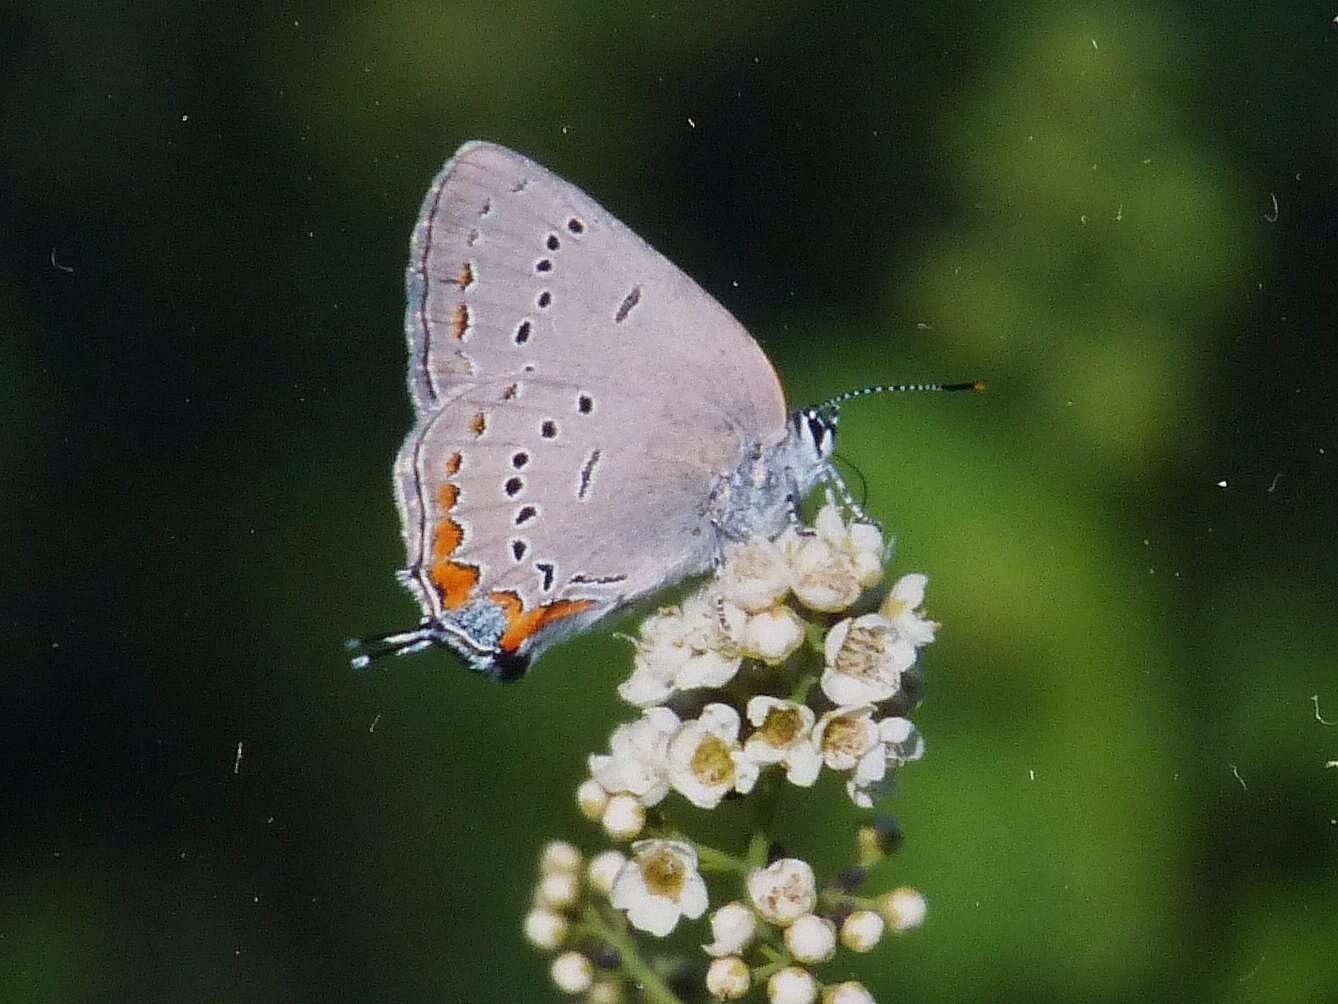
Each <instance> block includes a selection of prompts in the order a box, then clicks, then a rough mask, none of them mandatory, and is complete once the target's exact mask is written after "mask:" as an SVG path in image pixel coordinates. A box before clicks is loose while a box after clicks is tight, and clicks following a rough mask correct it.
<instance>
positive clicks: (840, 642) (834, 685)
mask: <svg viewBox="0 0 1338 1004" xmlns="http://www.w3.org/2000/svg"><path fill="white" fill-rule="evenodd" d="M822 647H823V655H824V657H825V661H826V664H827V668H826V669H824V670H823V673H822V692H823V693H824V694H826V695H827V698H828V700H830V701H831V702H832V703H833V704H877V703H878V702H879V701H885V700H887V699H888V698H890V697H894V696H896V694H897V692H898V691H900V690H901V674H902V673H904V672H905V671H906V670H908V669H910V668H911V666H913V665H914V664H915V646H914V645H912V644H911V643H910V642H909V641H907V640H906V639H905V638H902V637H901V636H900V635H899V634H897V632H896V631H895V630H894V629H893V627H892V624H891V622H889V621H888V620H886V619H885V618H883V617H882V616H880V615H879V614H865V615H864V616H863V617H856V618H854V619H850V618H847V619H845V620H843V621H841V622H840V623H838V624H836V625H835V626H833V628H832V629H831V630H830V631H828V632H827V638H826V640H825V641H824V642H823V646H822Z"/></svg>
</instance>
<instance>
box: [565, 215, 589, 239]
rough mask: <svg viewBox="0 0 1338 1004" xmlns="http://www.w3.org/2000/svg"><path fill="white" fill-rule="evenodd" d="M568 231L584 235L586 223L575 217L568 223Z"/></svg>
mask: <svg viewBox="0 0 1338 1004" xmlns="http://www.w3.org/2000/svg"><path fill="white" fill-rule="evenodd" d="M567 229H568V230H570V231H571V232H572V233H574V234H578V235H579V234H583V233H585V223H584V222H582V221H581V220H578V219H577V218H576V217H575V216H573V217H572V218H571V219H569V220H568V221H567Z"/></svg>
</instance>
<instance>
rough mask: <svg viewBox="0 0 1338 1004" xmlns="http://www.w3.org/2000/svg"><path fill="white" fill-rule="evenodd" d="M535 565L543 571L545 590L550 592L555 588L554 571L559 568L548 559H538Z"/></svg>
mask: <svg viewBox="0 0 1338 1004" xmlns="http://www.w3.org/2000/svg"><path fill="white" fill-rule="evenodd" d="M534 567H535V568H536V569H538V570H539V572H540V573H542V575H543V577H544V584H543V590H544V592H548V591H549V590H550V589H552V588H553V573H554V572H555V571H557V570H556V569H555V568H554V567H553V566H552V565H550V564H549V563H548V562H546V561H536V562H535V563H534Z"/></svg>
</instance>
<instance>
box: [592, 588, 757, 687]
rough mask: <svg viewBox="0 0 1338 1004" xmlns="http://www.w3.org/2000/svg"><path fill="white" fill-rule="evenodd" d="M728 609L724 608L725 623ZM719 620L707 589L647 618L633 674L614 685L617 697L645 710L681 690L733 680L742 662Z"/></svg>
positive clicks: (718, 607) (718, 609) (716, 685)
mask: <svg viewBox="0 0 1338 1004" xmlns="http://www.w3.org/2000/svg"><path fill="white" fill-rule="evenodd" d="M729 607H730V605H729V604H726V610H725V614H726V621H727V622H728V621H729V620H730V610H729ZM733 609H734V611H735V612H737V611H738V608H737V607H735V608H733ZM720 619H721V608H720V606H719V605H718V603H717V602H716V596H715V594H713V593H710V592H708V591H707V590H705V589H702V590H698V591H697V592H696V593H693V594H692V595H691V596H689V597H688V598H687V599H685V600H684V601H683V605H682V606H681V607H667V608H665V609H663V610H661V611H659V612H658V613H657V614H654V615H652V616H651V617H648V618H646V620H645V622H644V623H643V624H642V626H641V638H640V640H639V641H638V642H637V647H636V655H635V657H634V660H633V667H632V675H631V676H630V677H629V678H628V679H627V680H625V681H624V682H623V683H621V684H619V685H618V694H619V696H621V697H622V699H623V700H625V701H627V702H628V703H629V704H636V705H638V706H641V707H646V706H648V705H652V704H659V703H661V702H663V701H666V700H668V699H669V698H670V697H672V696H673V695H674V693H676V692H677V691H679V690H691V689H693V688H696V687H720V686H723V685H724V684H726V683H728V682H729V681H730V680H732V679H733V678H734V674H735V673H737V672H738V671H739V665H740V664H741V663H742V661H743V660H742V656H741V655H740V654H739V652H738V650H737V646H736V645H735V644H734V643H733V641H731V640H730V638H729V637H728V636H727V635H726V633H725V631H724V630H723V628H722V627H721V624H720Z"/></svg>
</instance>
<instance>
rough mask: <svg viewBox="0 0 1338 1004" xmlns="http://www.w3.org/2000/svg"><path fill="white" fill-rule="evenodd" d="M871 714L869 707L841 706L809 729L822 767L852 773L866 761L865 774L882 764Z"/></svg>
mask: <svg viewBox="0 0 1338 1004" xmlns="http://www.w3.org/2000/svg"><path fill="white" fill-rule="evenodd" d="M873 710H874V709H873V706H872V705H870V704H861V705H855V706H853V707H852V706H845V707H840V708H833V709H832V710H831V711H828V712H826V713H825V714H824V715H823V716H822V717H821V718H819V719H818V723H817V725H815V726H814V727H813V745H814V747H815V748H816V749H817V751H818V753H819V754H821V756H822V761H823V763H825V764H826V765H827V766H828V767H830V768H831V769H832V770H854V769H856V768H858V767H860V766H861V765H863V764H864V763H865V762H866V761H868V763H869V767H866V768H865V770H866V772H867V771H868V770H870V769H872V765H873V764H874V763H883V762H884V761H885V760H886V757H885V756H884V754H883V750H882V744H881V741H880V739H879V735H878V726H877V724H875V723H874V720H873ZM879 776H880V777H881V776H882V773H881V770H880V772H879Z"/></svg>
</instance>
